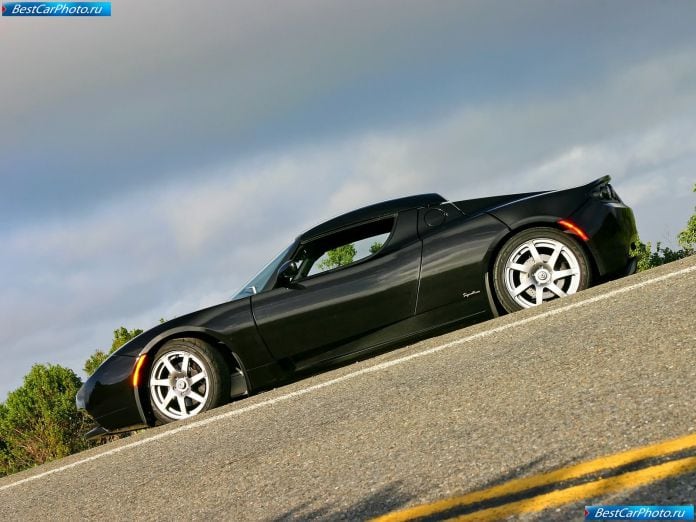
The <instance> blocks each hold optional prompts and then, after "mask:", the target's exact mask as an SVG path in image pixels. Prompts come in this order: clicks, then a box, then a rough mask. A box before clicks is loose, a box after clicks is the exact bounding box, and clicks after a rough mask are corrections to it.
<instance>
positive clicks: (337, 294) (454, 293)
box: [77, 176, 637, 436]
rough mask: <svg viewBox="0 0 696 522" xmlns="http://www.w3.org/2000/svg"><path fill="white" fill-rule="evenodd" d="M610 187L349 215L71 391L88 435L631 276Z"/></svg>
mask: <svg viewBox="0 0 696 522" xmlns="http://www.w3.org/2000/svg"><path fill="white" fill-rule="evenodd" d="M609 181H610V178H609V176H606V177H603V178H600V179H598V180H596V181H593V182H592V183H589V184H588V185H585V186H582V187H577V188H573V189H568V190H561V191H545V192H530V193H526V194H512V195H507V196H497V197H488V198H479V199H472V200H466V201H454V202H453V201H446V200H445V198H443V197H442V196H440V195H438V194H423V195H420V196H412V197H407V198H401V199H395V200H392V201H386V202H383V203H378V204H376V205H371V206H369V207H365V208H361V209H359V210H354V211H352V212H349V213H347V214H344V215H342V216H338V217H336V218H334V219H331V220H329V221H327V222H325V223H322V224H320V225H317V226H316V227H314V228H312V229H311V230H308V231H307V232H305V233H303V234H301V235H300V236H299V237H297V238H296V239H295V240H294V241H293V242H292V243H291V244H290V245H289V246H288V247H287V248H285V249H284V250H283V251H282V252H281V253H280V254H278V256H277V257H276V258H275V259H273V260H272V261H271V262H270V263H269V264H268V265H267V266H266V267H265V268H264V269H263V270H261V272H259V273H258V275H256V277H254V278H253V279H252V280H251V281H249V282H248V283H247V284H246V285H245V286H244V288H243V290H242V291H240V292H239V293H238V294H237V295H236V296H235V297H234V298H233V299H232V300H231V301H229V302H227V303H223V304H220V305H216V306H213V307H210V308H206V309H204V310H200V311H197V312H193V313H191V314H188V315H185V316H183V317H178V318H176V319H173V320H171V321H168V322H165V323H163V324H159V325H157V326H156V327H154V328H152V329H151V330H149V331H147V332H145V333H142V334H140V335H139V336H138V337H136V338H135V339H133V340H131V341H130V342H129V343H127V344H126V345H124V346H123V347H122V348H121V349H119V350H118V351H117V352H115V353H114V354H113V355H111V356H110V357H109V358H108V359H107V360H106V361H105V362H104V363H103V364H102V365H101V366H100V367H99V369H97V371H96V372H95V373H94V375H92V376H91V377H90V378H89V379H88V380H87V382H86V383H85V384H84V386H83V387H82V388H81V389H80V391H79V393H78V394H77V404H78V406H79V407H80V408H84V409H86V410H87V411H88V412H89V413H90V414H91V415H92V416H93V417H94V418H95V420H96V421H97V423H98V424H99V426H98V427H97V428H95V430H92V432H90V434H88V436H98V435H102V434H104V433H107V432H112V431H118V430H124V429H131V428H133V427H136V426H139V427H141V426H148V425H150V426H151V425H154V424H156V423H164V422H170V421H174V420H178V419H184V418H187V417H190V416H192V415H196V414H198V413H200V412H203V411H206V410H210V409H211V408H215V407H216V406H220V405H222V404H224V403H226V402H228V401H230V400H231V399H233V398H237V397H242V396H244V395H248V394H250V393H253V392H254V391H257V390H260V389H263V388H268V387H272V386H275V385H277V384H278V383H282V382H284V381H287V380H288V379H291V378H292V377H293V376H296V375H298V373H300V372H303V371H307V370H312V369H317V368H318V367H320V366H322V365H326V364H329V363H336V362H339V361H342V360H344V359H347V358H354V357H356V356H357V355H358V354H361V353H364V352H366V351H369V350H377V349H383V348H385V347H388V346H393V345H396V344H400V343H403V342H404V341H405V340H410V339H414V338H417V337H425V336H427V335H432V334H433V333H435V332H439V331H443V330H446V329H451V328H454V327H459V326H462V325H465V324H470V323H474V322H478V321H483V320H485V319H488V318H491V317H494V316H497V315H498V314H499V313H500V312H514V311H516V310H520V309H522V308H529V307H532V306H536V305H540V304H542V303H544V302H546V301H551V300H554V299H557V298H559V297H563V296H565V295H568V294H573V293H575V292H578V291H580V290H583V289H585V288H587V287H588V286H590V285H591V284H596V283H599V282H602V281H605V280H608V279H611V278H616V277H621V276H624V275H627V274H630V273H632V272H634V271H635V267H636V260H635V258H634V257H633V256H632V253H633V250H634V248H635V247H636V241H637V233H636V225H635V220H634V217H633V212H632V211H631V209H630V208H629V207H627V206H626V205H625V204H624V203H623V202H622V201H621V199H620V198H619V196H618V195H617V194H616V192H615V191H614V189H613V188H612V186H611V185H610V184H609Z"/></svg>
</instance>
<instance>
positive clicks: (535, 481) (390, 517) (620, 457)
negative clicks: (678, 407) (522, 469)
mask: <svg viewBox="0 0 696 522" xmlns="http://www.w3.org/2000/svg"><path fill="white" fill-rule="evenodd" d="M694 446H696V434H693V435H687V436H686V437H680V438H678V439H673V440H668V441H665V442H660V443H658V444H652V445H650V446H644V447H642V448H636V449H632V450H628V451H624V452H622V453H616V454H614V455H608V456H605V457H600V458H597V459H594V460H590V461H588V462H582V463H580V464H575V465H573V466H568V467H566V468H561V469H557V470H554V471H551V472H549V473H543V474H541V475H534V476H532V477H524V478H520V479H514V480H511V481H509V482H506V483H504V484H500V485H498V486H493V487H492V488H488V489H484V490H481V491H474V492H472V493H468V494H466V495H461V496H458V497H452V498H449V499H444V500H439V501H436V502H433V503H431V504H424V505H421V506H415V507H412V508H408V509H404V510H402V511H395V512H393V513H388V514H386V515H383V516H381V517H377V518H376V519H374V522H400V521H404V520H412V519H414V518H419V517H425V516H428V515H432V514H434V513H440V512H442V511H446V510H448V509H452V508H455V507H459V506H465V505H467V504H473V503H476V502H482V501H484V500H490V499H492V498H496V497H500V496H503V495H510V494H513V493H518V492H520V491H525V490H527V489H531V488H536V487H540V486H546V485H549V484H553V483H555V482H561V481H564V480H570V479H575V478H578V477H582V476H584V475H589V474H591V473H597V472H599V471H602V470H607V469H611V468H617V467H620V466H625V465H627V464H632V463H634V462H638V461H640V460H643V459H647V458H654V457H660V456H663V455H668V454H670V453H675V452H677V451H683V450H685V449H688V448H691V447H694Z"/></svg>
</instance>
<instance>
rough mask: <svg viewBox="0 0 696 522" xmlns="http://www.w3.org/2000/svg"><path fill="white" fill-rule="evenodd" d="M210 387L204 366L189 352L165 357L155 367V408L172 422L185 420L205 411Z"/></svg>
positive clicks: (152, 389) (152, 385) (152, 381)
mask: <svg viewBox="0 0 696 522" xmlns="http://www.w3.org/2000/svg"><path fill="white" fill-rule="evenodd" d="M209 390H210V383H209V377H208V373H207V371H206V369H205V366H204V365H203V362H202V361H201V360H200V359H199V358H198V357H196V356H195V355H193V354H191V353H188V352H185V351H174V352H167V353H164V354H162V356H160V357H159V358H158V359H157V360H156V361H155V362H154V364H153V365H152V372H151V373H150V396H151V397H152V404H153V405H154V406H155V407H156V408H157V409H158V410H159V411H160V412H161V413H162V414H163V415H166V416H167V417H169V418H172V419H185V418H187V417H190V416H192V415H195V414H197V413H199V412H200V411H201V410H203V407H204V406H205V403H206V401H207V399H208V393H209Z"/></svg>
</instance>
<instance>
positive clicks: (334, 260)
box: [319, 243, 357, 270]
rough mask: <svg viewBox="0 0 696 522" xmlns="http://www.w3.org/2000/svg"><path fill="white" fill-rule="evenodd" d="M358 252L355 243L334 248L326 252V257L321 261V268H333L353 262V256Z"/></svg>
mask: <svg viewBox="0 0 696 522" xmlns="http://www.w3.org/2000/svg"><path fill="white" fill-rule="evenodd" d="M355 254H357V251H356V250H355V247H354V246H353V243H348V244H347V245H343V246H340V247H337V248H334V249H333V250H328V251H327V252H326V254H325V255H326V257H325V258H324V259H322V260H321V262H320V263H319V269H320V270H331V269H332V268H338V267H339V266H344V265H349V264H351V263H352V262H353V258H354V257H355Z"/></svg>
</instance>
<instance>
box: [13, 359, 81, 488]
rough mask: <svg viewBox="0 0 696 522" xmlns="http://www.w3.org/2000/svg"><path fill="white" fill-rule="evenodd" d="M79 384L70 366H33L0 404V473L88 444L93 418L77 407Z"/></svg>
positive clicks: (67, 452)
mask: <svg viewBox="0 0 696 522" xmlns="http://www.w3.org/2000/svg"><path fill="white" fill-rule="evenodd" d="M80 386H82V382H81V381H80V378H79V377H78V376H77V375H76V374H75V372H73V371H72V370H71V369H69V368H64V367H62V366H58V365H44V364H36V365H34V366H33V367H32V369H31V370H30V371H29V373H28V374H27V375H26V376H25V377H24V383H23V384H22V386H20V387H19V388H17V389H16V390H14V391H13V392H10V394H9V395H8V396H7V400H6V401H5V403H4V404H0V476H3V475H7V474H10V473H14V472H16V471H20V470H22V469H26V468H29V467H32V466H36V465H38V464H43V463H44V462H49V461H51V460H54V459H58V458H61V457H65V456H67V455H70V454H72V453H75V452H77V451H81V450H83V449H86V448H87V447H89V446H90V443H89V442H87V441H86V440H85V439H84V437H83V434H84V433H85V432H86V431H87V429H88V428H89V426H90V425H91V422H90V421H89V419H88V418H87V416H86V415H85V414H84V413H83V412H81V411H78V410H77V407H76V406H75V394H76V393H77V390H78V389H79V388H80Z"/></svg>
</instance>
